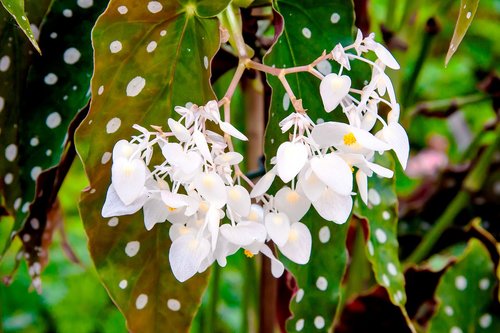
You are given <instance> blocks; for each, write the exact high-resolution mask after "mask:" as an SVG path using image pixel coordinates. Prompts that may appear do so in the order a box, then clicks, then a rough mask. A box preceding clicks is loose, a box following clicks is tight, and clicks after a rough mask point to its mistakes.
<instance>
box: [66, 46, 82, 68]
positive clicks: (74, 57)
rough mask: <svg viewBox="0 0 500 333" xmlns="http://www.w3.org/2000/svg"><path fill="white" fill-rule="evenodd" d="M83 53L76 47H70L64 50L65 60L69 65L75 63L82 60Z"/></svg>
mask: <svg viewBox="0 0 500 333" xmlns="http://www.w3.org/2000/svg"><path fill="white" fill-rule="evenodd" d="M80 57H81V53H80V51H78V50H77V49H76V48H74V47H70V48H69V49H67V50H66V51H64V55H63V58H64V62H65V63H67V64H68V65H73V64H75V63H77V62H78V60H80Z"/></svg>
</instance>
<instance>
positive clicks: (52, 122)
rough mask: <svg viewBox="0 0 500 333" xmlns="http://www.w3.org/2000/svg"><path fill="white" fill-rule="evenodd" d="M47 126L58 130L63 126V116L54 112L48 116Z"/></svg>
mask: <svg viewBox="0 0 500 333" xmlns="http://www.w3.org/2000/svg"><path fill="white" fill-rule="evenodd" d="M45 124H46V125H47V127H48V128H56V127H57V126H59V125H60V124H61V115H60V114H59V113H57V112H52V113H51V114H49V115H48V116H47V119H46V120H45Z"/></svg>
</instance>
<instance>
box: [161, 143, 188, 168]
mask: <svg viewBox="0 0 500 333" xmlns="http://www.w3.org/2000/svg"><path fill="white" fill-rule="evenodd" d="M161 152H162V154H163V157H165V159H166V160H167V162H168V163H170V165H179V163H182V162H183V161H184V159H185V155H186V153H185V152H184V149H182V146H181V145H180V144H178V143H170V142H168V143H165V144H164V145H163V147H162V148H161Z"/></svg>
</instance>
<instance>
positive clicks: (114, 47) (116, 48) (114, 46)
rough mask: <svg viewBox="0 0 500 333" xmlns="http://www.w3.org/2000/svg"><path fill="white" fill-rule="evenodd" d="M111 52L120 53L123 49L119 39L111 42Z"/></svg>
mask: <svg viewBox="0 0 500 333" xmlns="http://www.w3.org/2000/svg"><path fill="white" fill-rule="evenodd" d="M109 50H110V51H111V53H118V52H120V51H121V50H122V43H121V42H120V41H119V40H114V41H112V42H111V43H110V44H109Z"/></svg>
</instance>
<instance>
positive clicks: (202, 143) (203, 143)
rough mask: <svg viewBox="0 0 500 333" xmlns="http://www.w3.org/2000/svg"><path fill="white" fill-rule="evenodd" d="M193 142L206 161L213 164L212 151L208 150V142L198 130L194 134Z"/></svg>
mask: <svg viewBox="0 0 500 333" xmlns="http://www.w3.org/2000/svg"><path fill="white" fill-rule="evenodd" d="M193 140H194V143H195V144H196V147H197V148H198V150H199V151H200V154H201V155H202V156H203V158H204V159H205V160H206V161H209V162H212V161H213V160H212V155H211V154H210V149H209V148H208V144H207V140H206V139H205V136H204V135H203V134H202V133H201V132H200V131H198V130H195V131H194V132H193Z"/></svg>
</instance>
